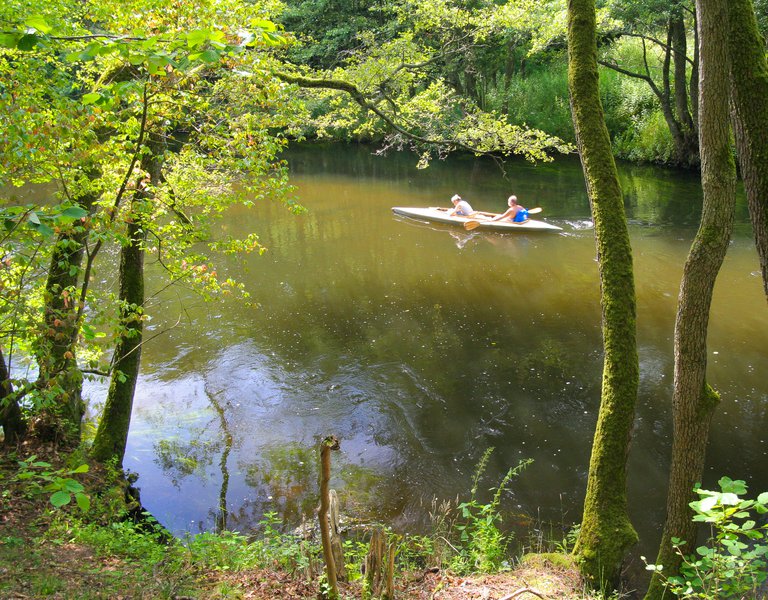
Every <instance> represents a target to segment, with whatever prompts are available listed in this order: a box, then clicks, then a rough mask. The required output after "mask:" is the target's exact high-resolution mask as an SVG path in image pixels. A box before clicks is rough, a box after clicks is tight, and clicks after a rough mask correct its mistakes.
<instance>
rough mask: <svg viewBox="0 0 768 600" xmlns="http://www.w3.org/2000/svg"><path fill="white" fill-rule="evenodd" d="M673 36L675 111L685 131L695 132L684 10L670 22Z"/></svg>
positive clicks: (676, 12)
mask: <svg viewBox="0 0 768 600" xmlns="http://www.w3.org/2000/svg"><path fill="white" fill-rule="evenodd" d="M670 28H671V33H672V35H671V36H670V37H671V40H672V62H673V65H674V74H673V82H674V87H675V109H676V111H677V119H678V121H680V124H681V125H682V127H683V130H686V131H690V132H693V131H694V128H693V119H692V118H691V111H690V108H689V104H688V68H687V66H688V64H687V58H688V40H687V32H686V30H685V21H684V20H683V15H682V9H681V8H679V7H678V8H677V9H676V10H675V12H674V14H673V17H672V21H671V22H670Z"/></svg>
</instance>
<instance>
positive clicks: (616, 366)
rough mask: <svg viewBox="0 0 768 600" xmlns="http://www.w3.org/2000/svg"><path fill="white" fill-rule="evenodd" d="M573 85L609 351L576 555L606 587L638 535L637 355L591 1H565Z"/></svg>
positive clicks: (630, 278) (628, 261) (628, 251)
mask: <svg viewBox="0 0 768 600" xmlns="http://www.w3.org/2000/svg"><path fill="white" fill-rule="evenodd" d="M568 85H569V90H570V95H571V110H572V112H573V124H574V128H575V131H576V140H577V143H578V147H579V155H580V156H581V162H582V167H583V170H584V177H585V180H586V183H587V192H588V194H589V199H590V204H591V208H592V218H593V220H594V223H595V241H596V245H597V258H598V265H599V271H600V290H601V303H602V330H603V346H604V353H605V356H604V363H603V382H602V394H601V399H600V411H599V414H598V420H597V426H596V429H595V437H594V441H593V445H592V456H591V459H590V465H589V476H588V481H587V492H586V498H585V501H584V516H583V518H582V524H581V533H580V534H579V539H578V542H577V544H576V547H575V548H574V554H575V556H576V559H577V561H578V564H579V566H580V569H581V571H582V573H583V574H584V575H585V576H586V577H587V578H588V580H589V581H590V582H591V583H592V584H593V585H594V586H597V587H602V588H607V587H610V586H613V585H615V584H616V583H617V582H618V579H619V575H620V569H621V564H622V562H623V560H624V557H625V554H626V552H627V550H628V549H629V548H630V547H631V546H632V545H633V544H634V543H635V542H636V541H637V534H636V533H635V530H634V528H633V527H632V524H631V523H630V521H629V517H628V516H627V493H626V465H627V454H628V450H629V444H630V437H631V436H630V434H631V430H632V422H633V419H634V411H635V403H636V400H637V387H638V358H637V342H636V335H635V328H636V297H635V284H634V275H633V270H632V248H631V246H630V243H629V232H628V229H627V220H626V215H625V214H624V203H623V198H622V193H621V188H620V186H619V180H618V172H617V170H616V165H615V163H614V160H613V154H612V153H611V143H610V139H609V136H608V129H607V127H606V125H605V118H604V116H603V109H602V105H601V104H600V95H599V90H598V71H597V46H596V34H595V5H594V2H593V0H569V2H568Z"/></svg>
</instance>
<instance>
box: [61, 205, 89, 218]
mask: <svg viewBox="0 0 768 600" xmlns="http://www.w3.org/2000/svg"><path fill="white" fill-rule="evenodd" d="M59 216H60V217H64V218H65V219H82V218H83V217H87V216H88V211H87V210H85V209H84V208H82V207H80V206H70V207H69V208H65V209H64V210H62V211H61V213H59Z"/></svg>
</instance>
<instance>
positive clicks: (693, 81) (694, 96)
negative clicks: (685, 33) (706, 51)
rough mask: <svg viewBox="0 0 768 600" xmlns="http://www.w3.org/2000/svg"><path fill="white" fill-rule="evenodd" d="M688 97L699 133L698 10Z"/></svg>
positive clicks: (694, 17) (695, 19) (695, 127)
mask: <svg viewBox="0 0 768 600" xmlns="http://www.w3.org/2000/svg"><path fill="white" fill-rule="evenodd" d="M688 90H689V91H688V95H689V96H690V97H691V116H692V118H693V128H694V130H695V131H696V133H697V135H698V131H699V24H698V16H697V15H696V10H695V9H694V11H693V65H692V66H691V78H690V80H689V82H688Z"/></svg>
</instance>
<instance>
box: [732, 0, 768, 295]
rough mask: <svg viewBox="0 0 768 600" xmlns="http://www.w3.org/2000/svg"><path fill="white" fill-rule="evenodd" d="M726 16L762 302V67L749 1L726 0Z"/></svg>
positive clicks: (767, 149)
mask: <svg viewBox="0 0 768 600" xmlns="http://www.w3.org/2000/svg"><path fill="white" fill-rule="evenodd" d="M728 20H729V31H730V35H729V47H730V51H731V57H732V60H731V83H732V86H733V92H732V98H731V106H732V118H733V126H734V130H735V134H736V149H737V151H738V157H739V165H740V167H741V174H742V177H743V178H744V187H745V189H746V191H747V202H748V204H749V216H750V218H751V220H752V230H753V231H754V235H755V245H756V247H757V254H758V257H759V259H760V270H761V271H762V274H763V290H764V292H765V298H766V300H768V170H767V169H766V165H768V65H767V64H766V59H765V51H764V49H763V39H762V37H761V36H760V33H759V31H758V28H757V19H756V18H755V10H754V7H753V5H752V2H751V0H730V1H729V3H728Z"/></svg>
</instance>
